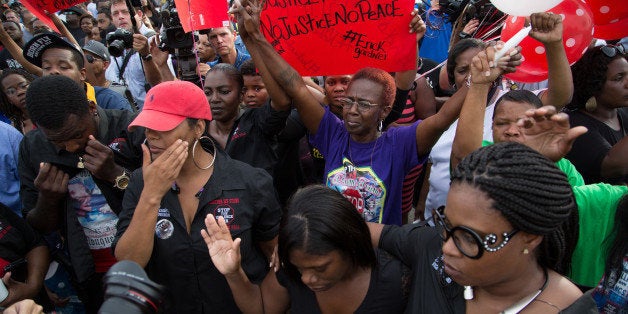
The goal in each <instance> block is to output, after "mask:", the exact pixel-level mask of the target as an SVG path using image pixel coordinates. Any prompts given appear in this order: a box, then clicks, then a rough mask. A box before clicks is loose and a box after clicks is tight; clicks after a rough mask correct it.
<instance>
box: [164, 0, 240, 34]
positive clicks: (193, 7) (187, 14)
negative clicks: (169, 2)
mask: <svg viewBox="0 0 628 314" xmlns="http://www.w3.org/2000/svg"><path fill="white" fill-rule="evenodd" d="M188 3H189V6H188ZM174 4H175V6H176V7H177V12H178V14H179V20H180V21H181V26H183V30H184V31H185V32H186V33H187V32H191V31H192V30H200V29H208V28H214V27H226V26H229V15H227V9H228V8H227V1H225V0H175V1H174Z"/></svg>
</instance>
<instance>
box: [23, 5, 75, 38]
mask: <svg viewBox="0 0 628 314" xmlns="http://www.w3.org/2000/svg"><path fill="white" fill-rule="evenodd" d="M82 2H85V0H22V4H23V5H24V6H25V7H26V9H27V10H28V11H30V12H31V13H33V15H35V16H36V17H37V18H38V19H39V20H41V21H42V22H44V23H46V25H48V26H49V27H50V28H52V30H54V31H56V32H59V30H58V29H57V27H56V26H55V25H54V23H53V22H52V20H51V19H50V17H48V15H47V14H46V12H50V13H54V12H57V11H61V10H63V9H67V8H69V7H71V6H74V5H76V4H79V3H82Z"/></svg>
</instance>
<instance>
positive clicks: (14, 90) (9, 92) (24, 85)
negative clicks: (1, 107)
mask: <svg viewBox="0 0 628 314" xmlns="http://www.w3.org/2000/svg"><path fill="white" fill-rule="evenodd" d="M29 85H30V83H28V82H22V83H20V84H19V85H18V86H17V88H15V87H9V88H7V90H6V91H5V93H6V94H7V96H13V95H15V94H17V91H18V90H20V89H21V90H26V89H27V88H28V86H29Z"/></svg>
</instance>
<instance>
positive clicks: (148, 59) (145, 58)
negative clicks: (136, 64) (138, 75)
mask: <svg viewBox="0 0 628 314" xmlns="http://www.w3.org/2000/svg"><path fill="white" fill-rule="evenodd" d="M140 57H142V60H144V61H150V60H153V55H151V54H150V53H149V54H147V55H145V56H142V55H140Z"/></svg>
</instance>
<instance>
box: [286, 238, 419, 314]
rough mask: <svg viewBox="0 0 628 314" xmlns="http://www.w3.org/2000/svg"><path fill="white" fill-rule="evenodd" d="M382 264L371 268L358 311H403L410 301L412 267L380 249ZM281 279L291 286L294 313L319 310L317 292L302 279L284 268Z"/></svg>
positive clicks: (378, 259) (379, 261)
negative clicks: (287, 272) (409, 285)
mask: <svg viewBox="0 0 628 314" xmlns="http://www.w3.org/2000/svg"><path fill="white" fill-rule="evenodd" d="M376 254H377V263H378V266H377V267H375V268H373V269H372V270H371V280H370V283H369V288H368V291H367V292H366V296H365V297H364V300H363V301H362V303H361V304H360V306H359V307H358V308H357V309H356V311H355V313H361V314H362V313H373V314H379V313H402V312H403V311H404V309H405V308H406V304H407V302H408V291H407V289H408V288H409V287H408V281H409V278H408V277H410V271H409V269H408V268H407V267H405V266H404V265H403V264H402V263H401V262H400V261H399V260H398V259H396V258H394V257H393V256H391V255H390V254H388V253H386V252H384V251H381V250H379V251H378V252H377V253H376ZM277 281H278V282H279V284H281V285H282V286H284V287H285V288H286V289H287V290H288V294H289V295H290V313H299V314H319V313H321V310H320V308H319V306H318V301H317V300H316V294H315V293H314V292H313V291H312V290H310V289H309V288H308V287H307V286H306V285H304V284H303V283H302V282H301V281H299V282H294V281H292V280H290V278H289V277H288V275H287V274H286V273H285V272H283V271H282V270H281V269H280V270H279V271H278V272H277Z"/></svg>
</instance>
